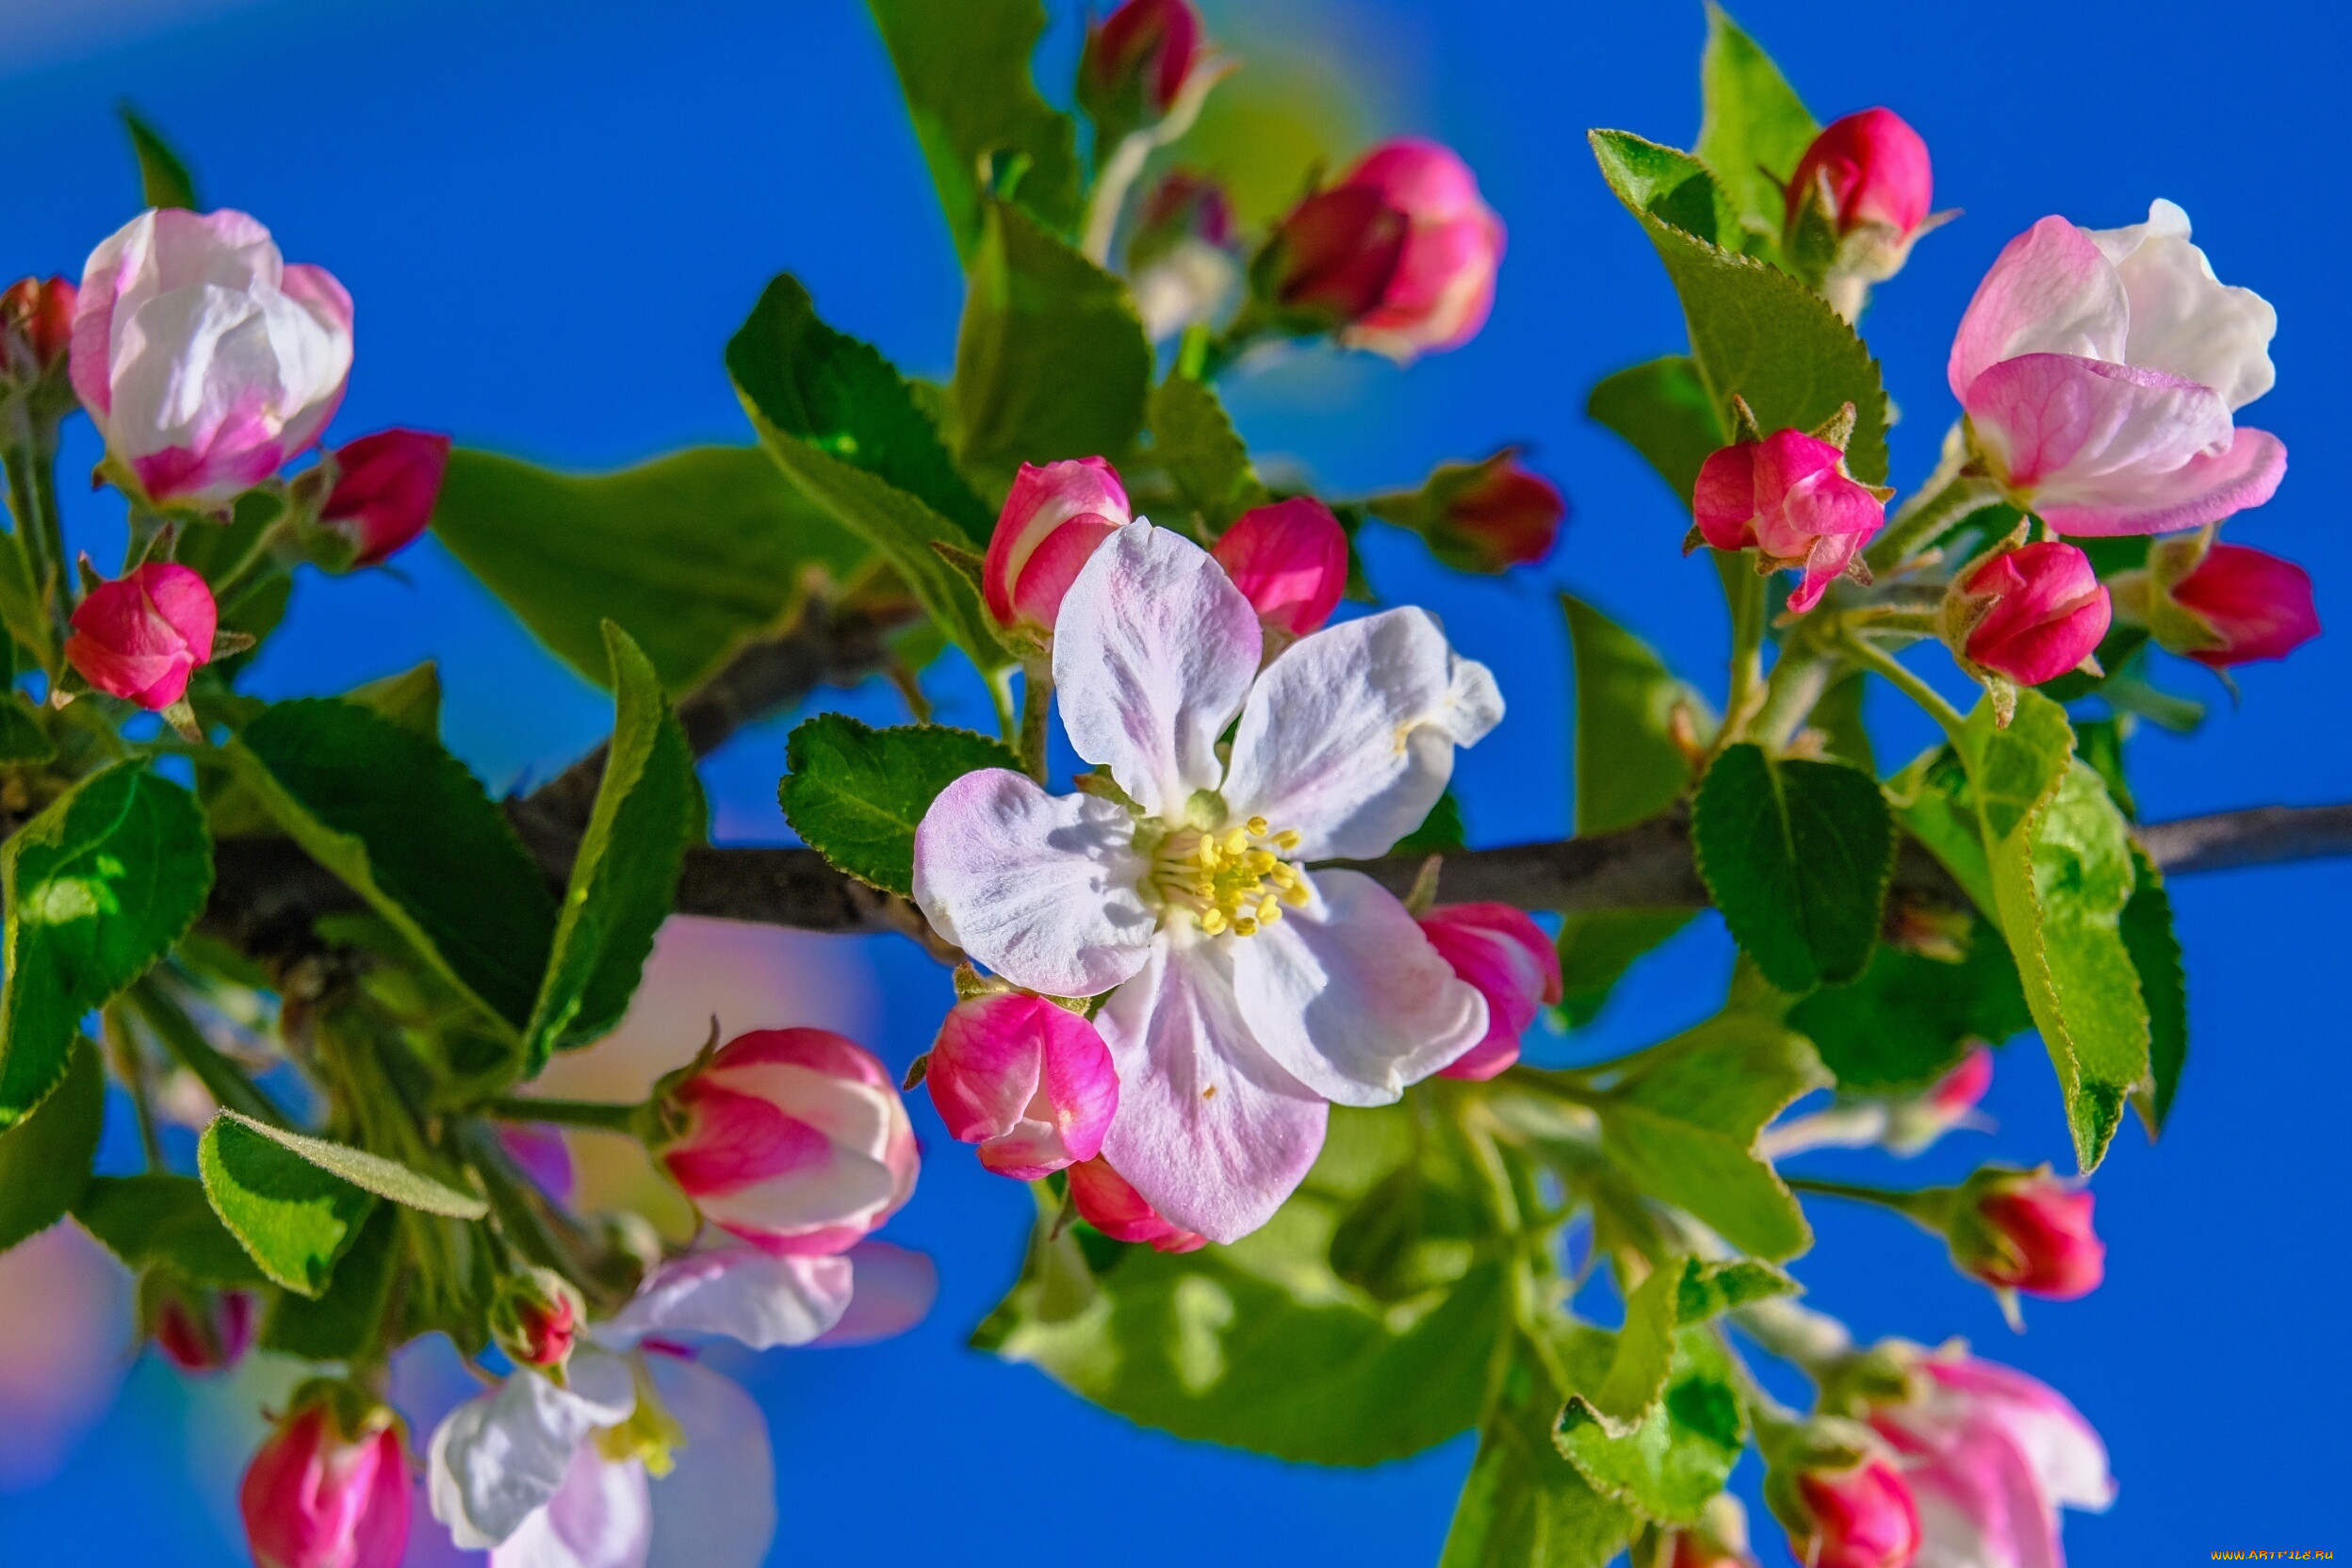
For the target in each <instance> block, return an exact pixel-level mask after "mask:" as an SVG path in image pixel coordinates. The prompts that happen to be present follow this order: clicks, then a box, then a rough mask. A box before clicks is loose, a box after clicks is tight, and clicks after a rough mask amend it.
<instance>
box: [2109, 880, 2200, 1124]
mask: <svg viewBox="0 0 2352 1568" xmlns="http://www.w3.org/2000/svg"><path fill="white" fill-rule="evenodd" d="M2131 864H2132V866H2133V868H2134V869H2135V870H2136V872H2137V873H2138V880H2137V882H2136V883H2135V884H2134V885H2133V887H2132V889H2131V902H2129V903H2127V904H2126V905H2124V907H2123V919H2122V922H2121V925H2120V929H2121V931H2122V934H2123V945H2124V948H2125V950H2126V951H2127V952H2129V953H2130V954H2131V968H2132V970H2133V971H2134V972H2136V973H2137V974H2138V975H2139V977H2140V995H2141V997H2142V998H2143V999H2144V1000H2145V1001H2146V1002H2147V1004H2148V1083H2147V1084H2145V1085H2143V1086H2141V1087H2139V1088H2137V1089H2134V1090H2133V1091H2132V1095H2131V1101H2132V1103H2133V1104H2134V1105H2136V1106H2138V1107H2139V1112H2140V1118H2141V1119H2142V1120H2144V1121H2145V1122H2147V1124H2148V1135H2150V1136H2154V1135H2158V1134H2160V1133H2162V1132H2163V1131H2164V1122H2165V1120H2166V1119H2168V1118H2170V1117H2171V1115H2172V1097H2173V1094H2174V1093H2175V1091H2177V1090H2178V1089H2179V1088H2180V1069H2181V1068H2182V1066H2184V1065H2185V1064H2186V1063H2187V1061H2188V1059H2189V982H2188V975H2187V974H2186V972H2183V970H2182V969H2181V967H2180V938H2179V937H2177V936H2175V935H2174V934H2173V929H2172V895H2171V894H2169V893H2167V892H2165V891H2164V873H2163V872H2161V871H2159V870H2158V869H2157V866H2156V862H2155V861H2153V860H2151V859H2149V858H2148V851H2146V850H2144V849H2142V848H2141V847H2140V846H2139V844H2138V843H2137V842H2136V841H2135V842H2133V844H2132V845H2131Z"/></svg>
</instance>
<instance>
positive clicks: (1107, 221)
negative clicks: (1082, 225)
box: [1079, 131, 1153, 267]
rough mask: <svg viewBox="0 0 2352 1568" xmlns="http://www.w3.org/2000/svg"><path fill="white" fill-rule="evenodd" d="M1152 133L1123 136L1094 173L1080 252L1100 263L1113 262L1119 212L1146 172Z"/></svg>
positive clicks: (1150, 152)
mask: <svg viewBox="0 0 2352 1568" xmlns="http://www.w3.org/2000/svg"><path fill="white" fill-rule="evenodd" d="M1152 145H1153V142H1152V133H1151V132H1149V131H1130V132H1129V133H1128V134H1127V135H1125V136H1123V137H1120V138H1119V145H1118V146H1116V147H1114V148H1112V149H1111V155H1110V156H1109V157H1107V158H1104V159H1103V167H1102V170H1101V172H1098V173H1097V174H1096V175H1095V177H1094V193H1093V195H1092V196H1090V197H1089V198H1088V199H1087V202H1086V231H1085V237H1084V239H1083V240H1082V241H1081V242H1080V244H1079V250H1080V252H1081V253H1083V254H1084V255H1085V256H1086V259H1087V260H1088V261H1090V262H1093V263H1094V264H1095V265H1096V266H1097V267H1108V266H1109V265H1110V264H1111V241H1112V240H1113V239H1115V238H1116V237H1118V235H1119V213H1120V212H1122V211H1123V210H1125V208H1126V205H1127V192H1128V191H1130V190H1131V189H1133V188H1135V177H1136V176H1137V175H1139V174H1141V173H1142V172H1143V166H1144V163H1145V162H1146V161H1147V160H1148V159H1149V158H1150V157H1151V156H1152Z"/></svg>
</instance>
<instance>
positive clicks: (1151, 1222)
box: [1070, 1154, 1209, 1252]
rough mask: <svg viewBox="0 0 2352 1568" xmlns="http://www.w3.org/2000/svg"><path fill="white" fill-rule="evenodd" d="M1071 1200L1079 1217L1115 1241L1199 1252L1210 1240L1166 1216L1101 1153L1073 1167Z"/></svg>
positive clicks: (1152, 1247) (1158, 1249)
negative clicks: (1174, 1222) (1163, 1216)
mask: <svg viewBox="0 0 2352 1568" xmlns="http://www.w3.org/2000/svg"><path fill="white" fill-rule="evenodd" d="M1070 1204H1071V1206H1072V1207H1074V1208H1075V1209H1077V1211H1078V1217H1079V1218H1081V1219H1083V1220H1085V1221H1086V1223H1087V1224H1089V1225H1091V1226H1093V1227H1094V1228H1095V1229H1096V1230H1098V1231H1100V1232H1102V1233H1103V1234H1104V1235H1106V1236H1109V1237H1110V1238H1111V1239H1112V1240H1113V1241H1131V1242H1135V1243H1137V1244H1138V1245H1148V1246H1150V1247H1151V1249H1152V1250H1153V1251H1155V1252H1197V1251H1199V1250H1201V1248H1203V1247H1206V1246H1207V1245H1208V1244H1209V1238H1208V1237H1206V1236H1204V1235H1201V1233H1198V1232H1196V1231H1187V1230H1185V1229H1184V1228H1183V1227H1182V1226H1179V1225H1171V1224H1169V1223H1168V1221H1167V1220H1166V1219H1164V1218H1162V1217H1161V1216H1160V1214H1159V1212H1158V1211H1157V1210H1155V1209H1153V1208H1152V1205H1151V1204H1150V1203H1147V1202H1145V1201H1144V1198H1143V1194H1141V1193H1139V1192H1137V1191H1136V1190H1135V1188H1134V1187H1132V1186H1129V1185H1128V1184H1127V1178H1125V1177H1124V1176H1121V1175H1120V1174H1119V1172H1118V1171H1116V1170H1113V1169H1112V1168H1111V1162H1110V1161H1108V1160H1106V1159H1103V1157H1102V1156H1101V1155H1099V1154H1098V1155H1096V1156H1095V1157H1094V1158H1093V1159H1091V1160H1082V1161H1080V1162H1079V1163H1078V1164H1076V1165H1073V1166H1071V1167H1070Z"/></svg>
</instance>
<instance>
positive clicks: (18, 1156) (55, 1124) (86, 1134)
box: [0, 1039, 106, 1252]
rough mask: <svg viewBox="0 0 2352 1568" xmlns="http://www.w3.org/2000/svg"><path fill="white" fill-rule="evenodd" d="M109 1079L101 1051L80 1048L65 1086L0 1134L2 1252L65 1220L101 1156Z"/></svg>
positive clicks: (86, 1044) (82, 1043)
mask: <svg viewBox="0 0 2352 1568" xmlns="http://www.w3.org/2000/svg"><path fill="white" fill-rule="evenodd" d="M105 1124H106V1070H105V1069H104V1068H102V1067H100V1066H99V1065H98V1049H97V1047H95V1046H93V1045H91V1044H90V1041H88V1040H87V1039H77V1040H75V1041H74V1043H73V1055H72V1057H71V1058H70V1059H69V1060H68V1062H67V1064H66V1069H65V1079H64V1082H62V1083H60V1084H59V1085H58V1086H57V1088H56V1089H55V1090H54V1091H52V1092H51V1094H50V1096H49V1098H48V1099H46V1100H43V1101H42V1102H41V1105H40V1107H39V1108H38V1109H36V1110H35V1111H34V1112H33V1114H32V1115H30V1116H28V1117H26V1118H25V1119H24V1120H22V1121H20V1122H18V1123H17V1124H16V1125H15V1126H13V1127H11V1128H9V1129H8V1131H7V1132H5V1133H0V1252H5V1251H7V1250H8V1249H9V1248H11V1247H14V1246H15V1245H16V1244H17V1243H18V1242H20V1241H23V1240H24V1239H25V1238H26V1237H27V1236H32V1235H37V1234H39V1233H41V1232H42V1231H45V1230H47V1229H48V1228H49V1227H50V1226H52V1225H55V1224H56V1223H57V1221H58V1220H60V1219H62V1218H64V1217H65V1215H66V1211H68V1210H69V1209H71V1208H73V1202H74V1200H76V1199H78V1198H80V1197H81V1195H82V1188H83V1187H85V1186H87V1185H88V1184H90V1164H91V1162H92V1161H94V1160H95V1159H97V1157H98V1135H99V1133H100V1131H101V1130H102V1129H103V1128H104V1126H105Z"/></svg>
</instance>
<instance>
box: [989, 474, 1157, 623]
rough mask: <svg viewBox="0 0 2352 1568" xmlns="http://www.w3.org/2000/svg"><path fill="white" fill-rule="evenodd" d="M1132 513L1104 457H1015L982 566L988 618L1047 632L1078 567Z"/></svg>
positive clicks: (1126, 521)
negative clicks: (1033, 460) (1032, 460)
mask: <svg viewBox="0 0 2352 1568" xmlns="http://www.w3.org/2000/svg"><path fill="white" fill-rule="evenodd" d="M1131 520H1132V519H1131V516H1130V515H1129V513H1128V510H1127V491H1126V488H1125V487H1124V486H1123V485H1121V484H1120V483H1119V470H1118V469H1116V468H1114V467H1112V466H1110V464H1109V463H1108V462H1107V461H1105V460H1104V459H1103V458H1099V457H1081V458H1072V459H1066V460H1064V461H1062V462H1060V463H1049V464H1047V465H1046V466H1044V467H1042V468H1038V467H1034V466H1031V465H1029V464H1026V463H1024V464H1022V465H1021V472H1020V473H1019V474H1018V475H1016V476H1014V479H1013V489H1012V494H1010V495H1009V496H1007V497H1005V510H1004V511H1003V512H1002V513H1000V514H998V515H997V519H996V532H995V533H994V534H992V535H991V536H990V537H989V539H988V560H987V562H986V563H985V564H983V566H982V568H981V574H980V587H981V594H982V596H983V597H984V598H986V599H987V600H988V614H989V617H990V618H991V619H993V620H994V621H995V622H996V624H997V625H998V626H1000V627H1003V628H1005V629H1006V630H1008V631H1011V630H1020V631H1022V632H1025V633H1027V634H1028V635H1030V636H1032V637H1036V638H1038V639H1040V640H1042V639H1045V638H1050V637H1052V636H1053V635H1054V617H1055V616H1056V615H1058V614H1060V613H1061V609H1062V596H1063V595H1064V594H1067V593H1069V592H1070V584H1071V583H1072V582H1074V581H1076V580H1077V578H1078V569H1079V568H1080V567H1081V566H1084V565H1085V564H1086V557H1088V556H1090V555H1092V554H1093V553H1094V547H1095V546H1097V545H1099V544H1101V543H1102V542H1103V540H1105V539H1107V538H1109V537H1110V536H1111V535H1112V534H1114V533H1116V532H1118V531H1119V530H1120V529H1122V528H1125V527H1126V526H1127V524H1128V523H1129V522H1130V521H1131Z"/></svg>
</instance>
